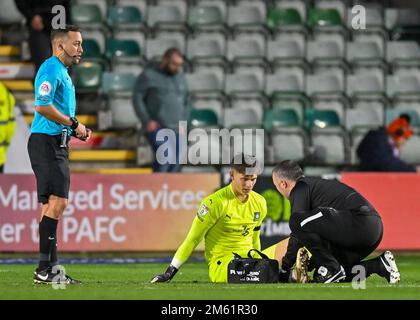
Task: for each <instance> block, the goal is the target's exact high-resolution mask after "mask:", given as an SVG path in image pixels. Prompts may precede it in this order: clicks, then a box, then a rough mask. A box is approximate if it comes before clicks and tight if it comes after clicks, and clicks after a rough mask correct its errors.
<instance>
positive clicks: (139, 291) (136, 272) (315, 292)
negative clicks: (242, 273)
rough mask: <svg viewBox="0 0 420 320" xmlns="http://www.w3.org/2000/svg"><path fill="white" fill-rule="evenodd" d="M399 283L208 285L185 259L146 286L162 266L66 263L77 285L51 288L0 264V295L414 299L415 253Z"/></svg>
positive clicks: (418, 261)
mask: <svg viewBox="0 0 420 320" xmlns="http://www.w3.org/2000/svg"><path fill="white" fill-rule="evenodd" d="M396 259H397V264H398V266H399V269H400V272H401V278H402V279H401V282H400V283H399V284H397V285H389V284H388V283H387V282H386V280H385V279H383V278H380V277H379V276H376V275H375V276H372V277H370V278H369V279H368V280H367V281H366V289H364V290H362V289H359V290H355V289H353V288H352V286H351V284H350V283H339V284H330V285H322V284H249V285H245V284H244V285H242V284H213V283H210V282H209V280H208V275H207V267H206V265H205V264H204V263H187V264H185V265H184V266H183V267H182V269H181V270H180V271H179V272H178V274H177V275H176V277H175V278H174V279H173V281H172V282H170V283H161V284H151V283H150V282H149V281H150V279H151V278H152V277H153V276H154V275H156V274H159V273H162V272H163V271H164V270H165V269H166V267H167V264H157V263H153V264H152V263H144V264H126V265H120V264H113V265H109V264H108V265H100V264H99V265H68V266H66V271H67V272H68V273H69V274H70V275H71V276H72V277H74V278H76V279H80V280H82V281H83V284H82V285H73V286H66V288H65V289H59V290H57V289H53V288H52V286H49V285H35V284H33V282H32V276H33V271H34V268H35V266H33V265H0V299H13V300H14V299H49V300H50V299H81V300H83V299H124V300H129V299H140V300H146V299H148V300H183V299H184V300H185V299H186V300H212V299H215V300H220V299H223V300H224V299H229V300H261V299H262V300H287V299H299V300H301V299H308V300H315V299H327V300H335V299H340V300H341V299H420V256H419V255H397V257H396Z"/></svg>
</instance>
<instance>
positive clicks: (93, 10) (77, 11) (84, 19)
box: [71, 4, 103, 25]
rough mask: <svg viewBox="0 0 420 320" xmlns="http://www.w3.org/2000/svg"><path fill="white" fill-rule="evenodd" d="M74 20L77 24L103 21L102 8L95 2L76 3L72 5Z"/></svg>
mask: <svg viewBox="0 0 420 320" xmlns="http://www.w3.org/2000/svg"><path fill="white" fill-rule="evenodd" d="M71 18H72V22H73V23H74V24H76V25H88V24H98V23H102V22H103V19H102V13H101V9H100V8H99V7H98V6H97V5H95V4H76V5H72V6H71Z"/></svg>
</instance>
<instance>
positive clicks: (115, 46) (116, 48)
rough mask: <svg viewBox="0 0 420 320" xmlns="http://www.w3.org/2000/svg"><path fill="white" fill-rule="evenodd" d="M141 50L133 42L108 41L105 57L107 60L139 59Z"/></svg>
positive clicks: (112, 39) (123, 40) (121, 40)
mask: <svg viewBox="0 0 420 320" xmlns="http://www.w3.org/2000/svg"><path fill="white" fill-rule="evenodd" d="M141 53H142V52H141V49H140V46H139V44H138V43H137V42H136V41H135V40H125V39H114V38H111V39H108V41H107V43H106V49H105V55H106V56H107V58H108V59H112V58H119V57H140V56H141Z"/></svg>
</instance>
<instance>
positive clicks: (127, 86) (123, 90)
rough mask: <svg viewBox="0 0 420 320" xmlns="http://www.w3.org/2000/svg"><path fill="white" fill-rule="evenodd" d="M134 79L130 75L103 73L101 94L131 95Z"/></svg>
mask: <svg viewBox="0 0 420 320" xmlns="http://www.w3.org/2000/svg"><path fill="white" fill-rule="evenodd" d="M135 81H136V77H135V76H134V75H133V74H132V73H115V72H104V73H103V75H102V92H103V93H105V94H107V95H110V94H112V95H122V94H124V95H130V96H131V95H132V93H133V88H134V83H135Z"/></svg>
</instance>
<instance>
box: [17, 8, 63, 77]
mask: <svg viewBox="0 0 420 320" xmlns="http://www.w3.org/2000/svg"><path fill="white" fill-rule="evenodd" d="M15 3H16V7H17V8H18V9H19V11H20V12H21V13H22V14H23V15H24V16H25V18H26V25H27V27H28V31H29V39H28V42H29V50H30V52H31V57H32V61H33V63H34V64H35V74H36V73H37V72H38V69H39V67H40V66H41V64H42V63H43V62H44V61H45V60H46V59H47V58H49V57H50V56H51V54H52V49H51V43H50V33H51V30H52V26H51V22H52V19H53V17H54V14H53V13H52V8H53V7H54V6H55V5H61V6H63V7H64V8H65V9H66V24H70V23H71V21H70V0H15Z"/></svg>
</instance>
